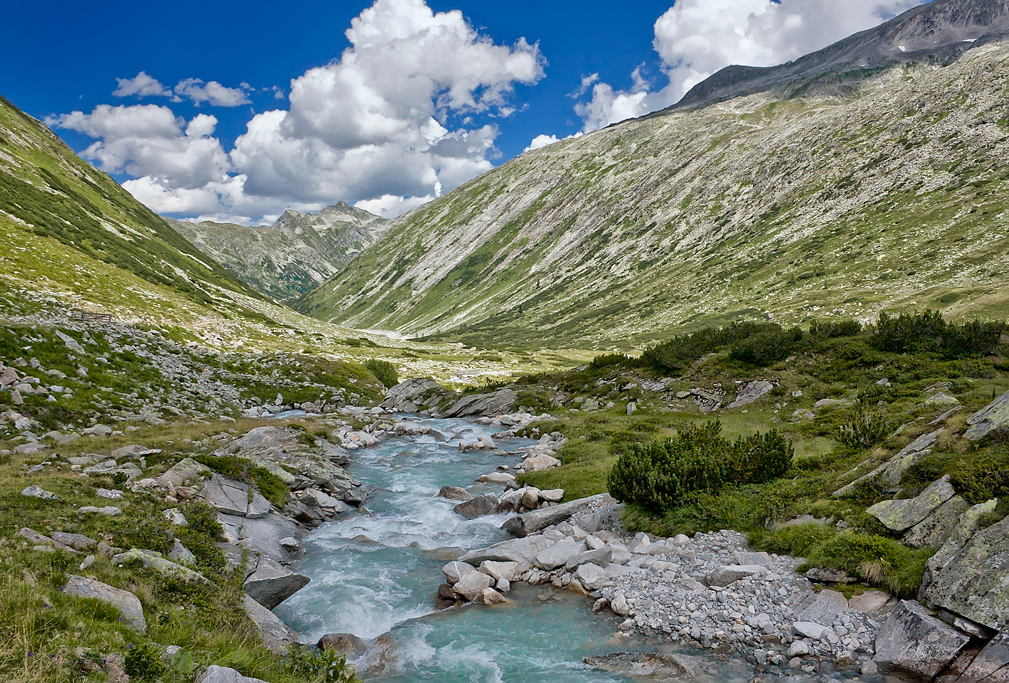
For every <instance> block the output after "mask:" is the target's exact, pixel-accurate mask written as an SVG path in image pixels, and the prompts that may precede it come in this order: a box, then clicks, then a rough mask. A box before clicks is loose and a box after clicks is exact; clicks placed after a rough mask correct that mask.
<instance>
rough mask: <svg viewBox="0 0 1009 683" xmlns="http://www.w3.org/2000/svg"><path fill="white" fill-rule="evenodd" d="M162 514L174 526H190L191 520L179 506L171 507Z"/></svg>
mask: <svg viewBox="0 0 1009 683" xmlns="http://www.w3.org/2000/svg"><path fill="white" fill-rule="evenodd" d="M161 516H162V517H164V518H165V519H166V520H168V521H169V522H170V523H171V524H173V525H174V526H189V521H188V520H187V519H186V516H185V515H184V514H182V510H180V509H179V508H169V509H168V510H165V511H164V512H162V513H161Z"/></svg>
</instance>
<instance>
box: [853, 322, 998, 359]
mask: <svg viewBox="0 0 1009 683" xmlns="http://www.w3.org/2000/svg"><path fill="white" fill-rule="evenodd" d="M1006 329H1007V326H1006V323H1005V321H995V322H984V321H981V320H972V321H969V322H965V323H950V322H947V321H946V320H944V319H943V317H942V315H941V314H940V313H939V312H938V311H925V312H924V313H901V314H900V315H898V316H890V315H887V314H886V313H880V314H879V319H878V320H877V321H876V326H875V328H874V329H873V331H872V336H871V340H872V344H873V345H874V346H875V347H876V348H878V349H880V350H881V351H890V352H893V353H910V352H916V351H932V352H936V353H940V354H942V355H944V356H947V357H950V358H958V357H961V356H974V355H990V354H992V353H994V352H995V349H996V348H997V347H998V345H999V341H1000V338H1001V336H1002V333H1003V332H1005V331H1006Z"/></svg>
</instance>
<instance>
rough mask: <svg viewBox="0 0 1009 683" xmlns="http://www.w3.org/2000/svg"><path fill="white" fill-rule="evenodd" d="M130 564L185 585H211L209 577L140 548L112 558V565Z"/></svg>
mask: <svg viewBox="0 0 1009 683" xmlns="http://www.w3.org/2000/svg"><path fill="white" fill-rule="evenodd" d="M129 562H138V563H140V564H141V565H143V566H144V567H145V568H147V569H150V570H152V571H155V572H157V573H158V574H161V575H162V576H168V577H171V578H175V579H179V580H181V581H183V582H185V583H189V582H192V581H197V582H199V583H210V582H209V581H207V577H205V576H204V575H203V574H201V573H200V572H197V571H193V570H192V569H190V568H189V567H183V566H182V565H181V564H178V563H177V562H172V561H171V560H166V559H165V558H163V557H161V555H160V554H157V553H154V552H153V551H150V550H140V549H139V548H130V549H129V550H127V551H126V552H124V553H119V554H118V555H114V556H113V557H112V563H113V564H118V565H120V566H122V565H124V564H127V563H129Z"/></svg>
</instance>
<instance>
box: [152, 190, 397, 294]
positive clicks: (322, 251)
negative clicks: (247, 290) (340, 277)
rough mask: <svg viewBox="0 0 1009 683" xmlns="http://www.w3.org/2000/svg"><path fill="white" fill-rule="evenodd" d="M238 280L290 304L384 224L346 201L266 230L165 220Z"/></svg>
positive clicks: (293, 215)
mask: <svg viewBox="0 0 1009 683" xmlns="http://www.w3.org/2000/svg"><path fill="white" fill-rule="evenodd" d="M168 223H169V225H171V226H172V227H173V228H175V230H176V231H177V232H178V233H179V234H181V235H182V236H183V237H185V238H186V239H187V240H189V241H190V242H191V243H192V244H194V245H195V246H197V247H198V248H199V249H201V250H202V251H204V252H205V253H207V254H210V256H212V257H213V258H214V259H215V260H216V261H217V262H218V263H220V264H221V265H223V266H224V267H225V268H227V269H228V270H229V271H231V272H232V273H234V274H235V275H236V276H237V277H238V278H239V279H240V280H241V281H242V282H244V283H246V284H247V285H249V286H250V287H252V288H253V289H256V290H257V291H259V292H262V293H263V294H266V295H268V296H271V297H273V298H274V299H276V300H277V301H282V302H288V301H291V300H293V299H296V298H298V297H299V296H301V295H302V294H304V293H305V292H307V291H309V290H310V289H313V288H314V287H316V286H318V285H319V284H321V283H322V282H323V281H324V280H326V278H328V277H330V276H331V275H333V274H334V273H336V272H337V271H338V270H340V268H342V267H343V266H344V265H346V264H347V263H349V262H350V261H351V260H353V259H354V257H355V256H357V254H358V252H360V250H361V249H363V248H365V247H367V246H369V245H370V244H372V243H373V242H374V241H375V240H376V239H377V238H378V237H380V236H381V235H382V234H383V233H384V232H385V229H386V227H387V226H388V221H387V220H386V219H384V218H381V217H379V216H376V215H374V214H372V213H369V212H367V211H364V210H363V209H356V208H354V207H352V206H350V205H349V204H346V203H345V202H340V203H339V204H335V205H334V206H329V207H326V208H325V209H323V210H322V211H320V212H318V213H307V214H306V213H299V212H297V211H292V210H287V211H285V212H284V214H283V215H282V216H281V217H280V219H278V220H277V222H276V223H274V224H273V225H272V226H270V227H263V228H250V227H247V226H243V225H235V224H232V223H212V222H209V221H208V222H201V223H191V222H185V221H178V220H172V219H168Z"/></svg>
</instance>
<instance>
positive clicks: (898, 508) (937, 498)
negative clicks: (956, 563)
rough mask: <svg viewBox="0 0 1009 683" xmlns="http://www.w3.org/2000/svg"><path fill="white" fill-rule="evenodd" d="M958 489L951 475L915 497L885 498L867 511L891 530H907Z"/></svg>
mask: <svg viewBox="0 0 1009 683" xmlns="http://www.w3.org/2000/svg"><path fill="white" fill-rule="evenodd" d="M955 493H956V491H954V490H953V486H952V485H951V484H950V483H949V476H948V475H947V476H945V477H943V478H942V479H940V480H938V481H936V482H933V483H932V484H931V485H929V487H928V488H926V489H925V490H924V491H922V492H921V493H920V494H918V495H917V496H916V497H914V498H910V499H908V500H884V501H883V502H881V503H876V504H875V505H873V506H872V507H870V508H869V509H867V510H866V512H867V513H868V514H870V515H872V516H873V517H875V518H876V519H878V520H879V521H880V523H881V524H882V525H883V526H885V527H886V528H887V529H890V530H891V531H897V532H902V531H907V530H908V529H910V528H911V527H913V526H914V525H916V524H918V523H919V522H921V521H923V520H924V519H925V518H926V517H928V516H929V515H930V514H932V512H933V511H934V510H935V509H936V508H938V507H939V506H940V505H942V504H943V503H945V502H946V501H947V500H949V499H950V498H952V497H953V496H954V494H955Z"/></svg>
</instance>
